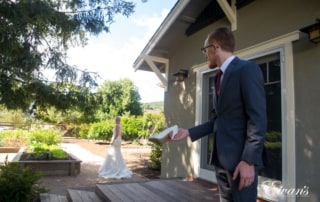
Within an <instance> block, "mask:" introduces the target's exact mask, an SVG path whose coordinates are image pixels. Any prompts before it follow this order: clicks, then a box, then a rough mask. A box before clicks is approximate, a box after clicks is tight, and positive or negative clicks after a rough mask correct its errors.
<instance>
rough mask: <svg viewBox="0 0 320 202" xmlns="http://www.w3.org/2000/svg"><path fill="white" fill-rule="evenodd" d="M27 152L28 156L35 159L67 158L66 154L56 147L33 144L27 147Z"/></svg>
mask: <svg viewBox="0 0 320 202" xmlns="http://www.w3.org/2000/svg"><path fill="white" fill-rule="evenodd" d="M28 151H29V153H30V156H32V157H33V158H35V159H46V160H49V159H51V158H52V157H54V158H57V159H66V158H67V157H68V154H67V153H66V152H65V151H64V150H63V149H61V148H60V147H59V146H58V145H47V144H33V145H30V146H29V147H28ZM29 158H31V157H29Z"/></svg>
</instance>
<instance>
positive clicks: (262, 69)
mask: <svg viewBox="0 0 320 202" xmlns="http://www.w3.org/2000/svg"><path fill="white" fill-rule="evenodd" d="M259 66H260V69H261V71H262V73H263V78H264V82H265V83H267V82H268V79H267V78H268V74H267V64H266V63H262V64H259Z"/></svg>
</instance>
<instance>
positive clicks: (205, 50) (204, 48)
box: [200, 44, 214, 54]
mask: <svg viewBox="0 0 320 202" xmlns="http://www.w3.org/2000/svg"><path fill="white" fill-rule="evenodd" d="M212 46H214V44H210V45H207V46H205V47H203V48H201V49H200V50H201V51H202V53H203V54H207V48H210V47H212Z"/></svg>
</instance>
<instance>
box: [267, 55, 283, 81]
mask: <svg viewBox="0 0 320 202" xmlns="http://www.w3.org/2000/svg"><path fill="white" fill-rule="evenodd" d="M280 77H281V76H280V60H274V61H271V62H269V82H274V81H280V79H281V78H280Z"/></svg>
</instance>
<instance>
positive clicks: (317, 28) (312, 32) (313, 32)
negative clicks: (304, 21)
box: [300, 18, 320, 43]
mask: <svg viewBox="0 0 320 202" xmlns="http://www.w3.org/2000/svg"><path fill="white" fill-rule="evenodd" d="M316 21H317V22H316V23H315V24H312V25H309V26H307V27H304V28H301V29H300V31H301V32H304V33H306V34H308V36H309V40H310V41H311V42H313V43H319V42H320V19H318V18H317V19H316Z"/></svg>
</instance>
